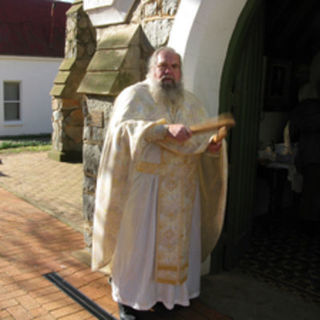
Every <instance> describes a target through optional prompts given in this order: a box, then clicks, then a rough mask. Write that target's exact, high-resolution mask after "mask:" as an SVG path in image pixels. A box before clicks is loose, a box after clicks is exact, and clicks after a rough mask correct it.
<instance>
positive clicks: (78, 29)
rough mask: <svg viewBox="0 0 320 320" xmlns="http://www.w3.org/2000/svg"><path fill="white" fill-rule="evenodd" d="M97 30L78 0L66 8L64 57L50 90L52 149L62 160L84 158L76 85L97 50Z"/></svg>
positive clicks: (51, 153) (79, 98)
mask: <svg viewBox="0 0 320 320" xmlns="http://www.w3.org/2000/svg"><path fill="white" fill-rule="evenodd" d="M95 37H96V36H95V30H94V28H93V27H92V25H91V23H90V20H89V18H88V16H87V14H86V13H85V12H84V11H83V9H82V1H79V0H76V1H75V2H74V4H73V5H72V7H71V8H70V9H69V10H68V11H67V22H66V40H65V58H64V60H63V62H62V63H61V65H60V67H59V72H58V75H57V76H56V78H55V80H54V86H53V88H52V90H51V92H50V94H51V96H52V127H53V133H52V149H51V151H50V152H49V157H50V158H53V159H55V160H59V161H81V160H82V132H83V121H84V117H83V113H82V106H81V97H82V96H81V95H80V94H78V93H77V89H78V86H79V83H80V81H81V79H82V78H83V76H84V74H85V70H86V67H87V65H88V63H89V62H90V59H91V57H92V55H93V54H94V52H95V48H96V40H95Z"/></svg>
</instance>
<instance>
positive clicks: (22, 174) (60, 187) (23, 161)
mask: <svg viewBox="0 0 320 320" xmlns="http://www.w3.org/2000/svg"><path fill="white" fill-rule="evenodd" d="M0 158H1V159H2V165H0V186H1V187H3V188H5V189H6V190H8V191H10V192H12V193H14V194H16V195H18V196H19V197H20V198H22V199H25V200H26V201H28V202H30V203H31V204H33V205H35V206H36V207H38V208H41V209H42V210H44V211H45V212H47V213H50V214H52V215H54V216H55V217H57V218H58V219H59V220H61V221H63V222H65V223H67V224H68V225H70V226H71V227H73V228H74V229H75V230H77V231H82V226H83V219H82V180H83V173H82V172H83V171H82V164H81V163H76V164H75V163H63V162H58V161H54V160H52V159H49V158H48V156H47V152H26V153H17V154H14V153H11V154H1V155H0Z"/></svg>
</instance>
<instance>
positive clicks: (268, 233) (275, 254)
mask: <svg viewBox="0 0 320 320" xmlns="http://www.w3.org/2000/svg"><path fill="white" fill-rule="evenodd" d="M319 34H320V2H319V1H318V0H306V1H300V0H283V1H281V2H279V1H276V0H268V1H265V4H264V48H263V60H264V66H265V68H264V73H263V74H264V76H263V79H262V83H263V93H264V94H263V102H262V108H261V112H260V119H259V133H258V136H259V138H258V145H257V147H258V152H257V153H258V155H257V167H256V181H255V197H254V205H253V211H252V212H253V216H252V219H251V226H250V229H251V230H250V231H251V232H250V240H249V245H248V250H247V251H246V253H245V254H244V255H243V256H242V258H241V259H240V262H239V263H238V267H239V268H240V269H241V270H242V271H243V272H246V273H249V274H250V275H253V276H256V277H258V278H260V279H262V280H265V281H267V282H269V283H271V284H274V285H277V286H278V287H280V288H283V289H285V290H290V291H292V292H295V293H297V294H299V295H300V296H303V297H305V298H307V299H311V300H313V301H316V302H320V274H319V270H320V238H319V233H317V231H318V229H317V228H314V226H315V224H312V223H311V224H310V223H305V222H304V219H301V215H300V206H301V190H302V184H303V181H302V179H301V176H300V175H299V173H297V172H296V171H295V167H294V165H293V164H294V154H291V153H287V152H286V147H287V145H286V143H285V142H286V141H285V140H286V139H287V132H286V124H287V123H288V120H289V119H290V115H291V113H292V110H293V109H294V108H295V106H297V104H298V92H299V88H301V86H302V85H303V84H305V83H307V82H309V81H310V71H311V72H314V69H317V70H320V67H319V66H314V65H312V61H314V57H315V56H316V55H317V54H319V52H320V38H319ZM319 77H320V75H319ZM319 143H320V141H319ZM293 153H294V150H293ZM319 190H320V189H319ZM319 197H320V191H319Z"/></svg>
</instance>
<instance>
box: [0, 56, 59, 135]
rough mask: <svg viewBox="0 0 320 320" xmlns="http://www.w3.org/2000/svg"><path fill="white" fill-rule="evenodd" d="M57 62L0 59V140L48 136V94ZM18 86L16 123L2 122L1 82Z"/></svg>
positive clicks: (49, 120) (10, 58) (9, 57)
mask: <svg viewBox="0 0 320 320" xmlns="http://www.w3.org/2000/svg"><path fill="white" fill-rule="evenodd" d="M61 62H62V59H61V58H40V57H39V58H37V57H19V56H0V70H1V73H0V136H6V135H28V134H43V133H51V132H52V123H51V116H52V109H51V97H50V94H49V92H50V90H51V88H52V86H53V81H54V78H55V76H56V75H57V73H58V69H59V66H60V64H61ZM4 81H17V82H20V102H21V105H20V108H21V120H20V121H9V122H5V121H4V106H3V99H4V97H3V82H4Z"/></svg>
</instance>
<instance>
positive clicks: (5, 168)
mask: <svg viewBox="0 0 320 320" xmlns="http://www.w3.org/2000/svg"><path fill="white" fill-rule="evenodd" d="M1 159H2V162H3V164H1V165H0V319H1V320H13V319H15V320H29V319H32V320H55V319H59V320H82V319H83V320H86V319H96V318H95V317H94V316H92V314H90V313H89V312H88V311H86V310H85V309H84V308H83V307H81V306H80V305H79V304H77V303H76V302H74V300H72V299H71V298H70V297H69V296H68V295H66V294H65V293H64V292H62V291H61V290H60V289H58V288H57V287H56V286H55V285H54V284H52V283H51V282H50V281H49V280H47V279H46V278H44V277H43V275H44V274H46V273H51V272H57V273H58V274H59V275H60V276H61V277H62V278H63V279H64V280H66V281H68V282H69V283H70V284H71V285H73V286H74V287H75V288H77V289H78V290H79V291H80V292H81V293H83V294H84V295H86V296H87V297H88V298H89V299H91V300H92V301H94V302H95V303H96V304H98V305H100V306H101V307H102V308H103V309H105V310H107V312H108V313H109V314H111V315H113V316H114V317H116V318H117V317H118V310H117V309H118V308H117V304H116V303H115V302H114V301H113V300H112V298H111V293H110V286H109V285H108V284H107V279H106V276H105V275H103V274H102V273H99V272H92V271H91V270H90V267H89V265H88V264H86V263H84V261H85V259H83V251H84V247H85V244H84V240H83V235H82V232H81V231H82V225H83V219H82V201H81V198H82V196H81V194H82V165H81V164H71V163H61V162H56V161H54V160H51V159H49V158H48V157H47V153H46V152H36V153H23V154H22V153H19V154H1ZM24 200H26V201H24ZM48 213H49V214H48ZM79 257H80V259H79ZM86 257H87V258H88V255H87V256H86ZM142 319H144V320H152V319H154V320H159V319H185V320H187V319H193V320H195V319H199V320H201V319H212V320H230V318H229V317H227V316H224V315H221V314H220V313H218V312H216V311H215V310H213V309H211V308H209V307H207V306H205V305H203V304H202V303H201V302H200V301H199V300H196V301H194V302H193V303H192V306H191V308H183V310H178V311H176V312H174V313H172V312H171V313H169V314H168V313H166V312H165V313H163V314H158V313H154V312H153V313H152V312H146V313H145V314H144V315H143V316H142Z"/></svg>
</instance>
